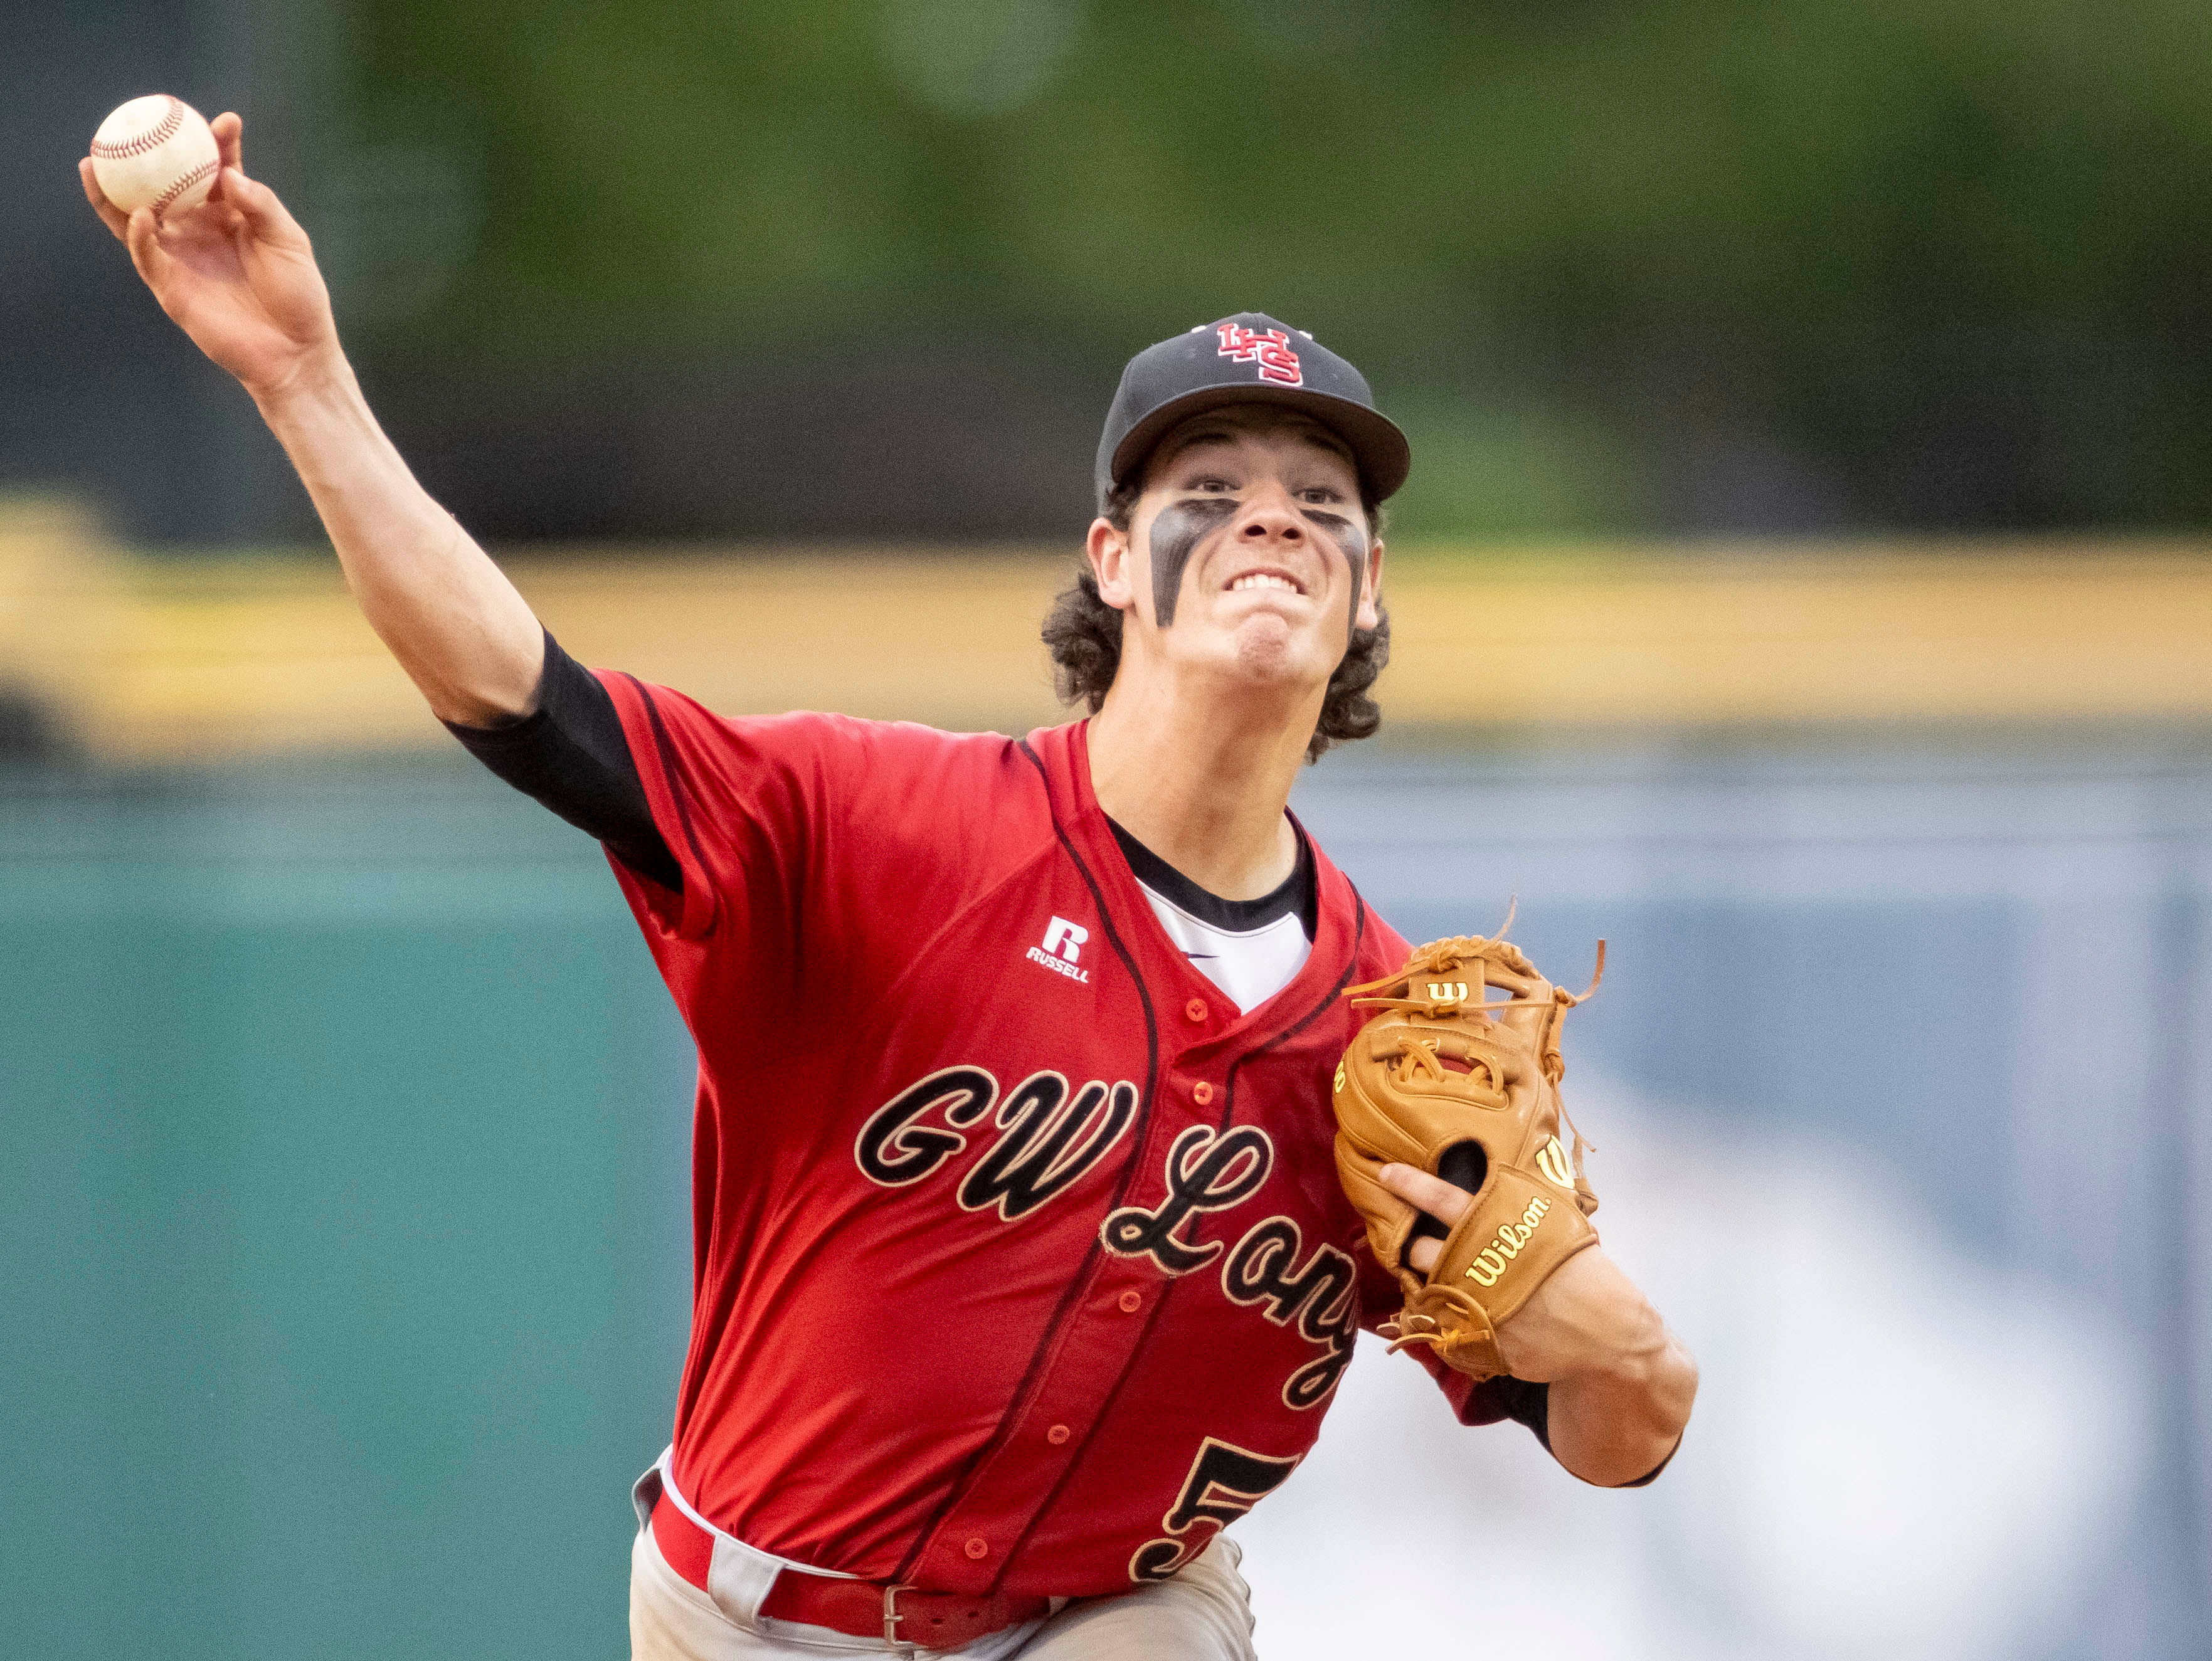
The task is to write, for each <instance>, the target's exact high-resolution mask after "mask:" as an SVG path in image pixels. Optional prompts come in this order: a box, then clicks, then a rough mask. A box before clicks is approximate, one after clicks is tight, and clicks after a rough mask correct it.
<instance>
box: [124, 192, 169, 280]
mask: <svg viewBox="0 0 2212 1661" xmlns="http://www.w3.org/2000/svg"><path fill="white" fill-rule="evenodd" d="M123 240H124V242H125V245H126V246H129V248H130V250H131V264H133V265H135V266H137V268H138V275H139V276H142V277H143V278H145V280H146V286H147V287H148V288H156V289H157V292H158V288H157V285H156V283H155V278H156V277H157V276H159V275H160V274H161V266H162V263H163V261H164V260H165V259H166V258H167V256H166V255H165V254H163V252H161V226H160V222H159V221H157V220H155V217H154V210H153V209H151V208H141V209H139V210H138V211H137V213H135V214H133V215H131V220H130V223H129V225H128V227H126V229H125V234H124V238H123Z"/></svg>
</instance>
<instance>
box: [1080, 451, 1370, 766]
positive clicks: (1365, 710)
mask: <svg viewBox="0 0 2212 1661" xmlns="http://www.w3.org/2000/svg"><path fill="white" fill-rule="evenodd" d="M1138 494H1139V487H1138V486H1137V485H1136V484H1135V483H1134V482H1132V483H1129V484H1125V485H1122V486H1121V487H1119V488H1116V489H1115V491H1114V492H1113V493H1112V494H1109V496H1108V497H1107V498H1106V507H1105V516H1104V517H1105V519H1106V522H1107V523H1108V524H1110V525H1112V526H1113V527H1114V528H1115V530H1127V529H1128V528H1129V518H1130V515H1131V514H1132V513H1133V512H1134V511H1135V508H1136V505H1137V496H1138ZM1360 506H1361V507H1362V508H1363V509H1364V510H1365V512H1366V515H1367V529H1368V533H1369V535H1370V536H1375V537H1376V538H1377V539H1379V538H1380V537H1381V536H1382V532H1383V524H1382V517H1383V516H1382V509H1381V508H1380V507H1378V506H1376V504H1375V503H1373V502H1369V501H1363V502H1362V503H1361V504H1360ZM1375 613H1376V621H1375V627H1372V628H1355V629H1353V630H1352V646H1351V649H1350V650H1349V651H1347V652H1346V653H1345V654H1344V659H1343V661H1342V662H1340V664H1337V666H1336V670H1335V672H1334V674H1332V675H1331V676H1329V677H1328V692H1327V693H1325V694H1323V695H1322V705H1321V718H1320V719H1319V720H1317V721H1316V722H1315V723H1314V731H1313V737H1311V738H1310V739H1308V740H1307V741H1306V760H1307V761H1309V762H1311V761H1318V760H1319V759H1320V758H1321V755H1322V751H1324V750H1326V749H1328V747H1329V746H1330V745H1331V744H1334V743H1342V742H1344V741H1345V740H1346V739H1351V738H1366V737H1372V736H1373V735H1374V732H1375V730H1376V728H1377V727H1379V726H1381V725H1382V724H1383V711H1382V708H1381V706H1378V705H1377V704H1376V701H1375V700H1373V699H1372V698H1370V697H1369V696H1368V695H1367V689H1368V688H1370V687H1371V686H1373V685H1374V684H1375V677H1376V676H1378V675H1380V674H1381V673H1382V672H1383V665H1384V664H1387V663H1389V661H1390V614H1389V612H1388V611H1387V610H1385V609H1383V602H1382V599H1381V597H1379V596H1378V597H1376V602H1375ZM1043 633H1044V643H1045V646H1046V648H1047V649H1048V651H1050V652H1051V653H1052V678H1053V684H1054V686H1055V687H1056V688H1059V691H1060V701H1061V702H1062V703H1067V704H1073V703H1083V704H1086V705H1088V706H1090V710H1091V713H1092V714H1093V715H1096V714H1097V712H1098V710H1099V706H1101V705H1103V703H1105V701H1106V692H1107V688H1109V687H1111V686H1112V685H1113V684H1114V676H1115V671H1116V670H1119V669H1120V668H1121V613H1120V612H1119V611H1117V610H1115V609H1114V608H1113V607H1112V606H1110V605H1108V604H1107V603H1106V602H1105V601H1104V600H1103V599H1101V598H1100V597H1099V595H1098V579H1097V577H1096V576H1095V575H1093V574H1092V573H1091V566H1090V562H1089V561H1083V562H1081V563H1079V565H1078V566H1077V567H1076V570H1075V580H1074V582H1073V583H1072V584H1071V585H1069V586H1067V587H1066V588H1065V589H1063V590H1061V591H1060V595H1059V597H1057V598H1055V599H1054V601H1053V603H1052V609H1051V610H1050V611H1049V612H1048V613H1046V614H1045V620H1044V631H1043Z"/></svg>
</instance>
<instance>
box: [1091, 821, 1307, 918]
mask: <svg viewBox="0 0 2212 1661" xmlns="http://www.w3.org/2000/svg"><path fill="white" fill-rule="evenodd" d="M1106 824H1107V827H1108V828H1109V829H1110V830H1111V831H1112V832H1113V833H1114V840H1115V841H1116V842H1117V843H1119V844H1120V845H1121V857H1122V858H1124V859H1127V861H1128V862H1129V869H1130V870H1132V871H1133V872H1134V873H1135V874H1136V878H1137V881H1138V882H1141V883H1143V884H1144V885H1145V886H1146V888H1150V889H1151V890H1152V892H1153V893H1154V894H1158V895H1159V897H1160V898H1161V899H1163V900H1166V901H1167V902H1168V903H1169V904H1170V905H1171V906H1175V907H1176V910H1178V911H1182V912H1188V913H1189V914H1190V915H1191V916H1192V917H1194V918H1197V919H1198V920H1199V921H1200V922H1201V923H1203V924H1206V926H1207V927H1208V928H1212V929H1218V930H1219V931H1222V932H1223V933H1225V934H1251V933H1254V932H1255V931H1258V930H1261V929H1264V928H1266V927H1267V924H1270V923H1273V922H1274V921H1275V920H1276V919H1277V918H1283V917H1287V916H1289V915H1290V914H1291V913H1292V912H1296V913H1297V918H1298V922H1299V923H1300V924H1301V925H1303V926H1304V929H1305V931H1306V938H1307V939H1308V940H1311V939H1313V937H1315V935H1316V933H1317V932H1318V931H1319V927H1320V916H1321V900H1320V894H1321V883H1320V881H1319V879H1318V878H1316V876H1315V875H1314V871H1315V866H1314V858H1313V845H1312V843H1310V842H1309V841H1308V840H1306V834H1305V831H1304V828H1303V827H1300V826H1299V824H1298V822H1297V820H1296V819H1295V818H1293V819H1291V828H1292V830H1293V831H1295V832H1296V834H1297V844H1298V854H1297V858H1296V859H1295V860H1293V861H1292V862H1291V874H1290V875H1289V876H1286V877H1285V878H1284V879H1283V880H1282V882H1281V883H1280V884H1279V885H1278V886H1277V887H1276V888H1273V890H1271V891H1270V892H1268V893H1267V894H1261V896H1260V897H1259V898H1258V899H1257V900H1224V899H1223V898H1222V897H1221V896H1220V895H1219V894H1215V893H1213V892H1212V890H1210V889H1206V888H1200V887H1199V886H1198V884H1197V883H1195V882H1192V881H1191V880H1190V878H1188V876H1184V875H1183V874H1182V872H1181V871H1179V870H1176V868H1175V867H1174V866H1173V865H1170V864H1168V862H1167V861H1166V860H1164V859H1163V858H1160V857H1159V855H1158V854H1156V853H1154V852H1152V850H1151V849H1150V848H1148V847H1146V846H1145V845H1144V844H1143V843H1142V842H1139V840H1137V839H1136V838H1135V837H1133V836H1132V835H1131V834H1129V833H1128V832H1127V831H1126V830H1124V829H1123V828H1122V827H1121V826H1120V825H1119V824H1118V823H1116V822H1115V820H1114V819H1113V818H1112V817H1111V816H1109V817H1108V819H1107V821H1106Z"/></svg>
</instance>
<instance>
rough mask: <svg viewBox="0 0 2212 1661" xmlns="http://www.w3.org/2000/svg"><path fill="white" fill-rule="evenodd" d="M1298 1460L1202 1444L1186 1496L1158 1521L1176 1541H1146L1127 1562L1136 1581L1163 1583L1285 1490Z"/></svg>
mask: <svg viewBox="0 0 2212 1661" xmlns="http://www.w3.org/2000/svg"><path fill="white" fill-rule="evenodd" d="M1297 1464H1298V1462H1297V1460H1296V1459H1272V1458H1268V1457H1267V1455H1266V1454H1264V1453H1254V1452H1250V1451H1249V1449H1246V1448H1241V1447H1238V1446H1235V1445H1234V1444H1232V1443H1229V1442H1225V1441H1222V1440H1218V1438H1216V1437H1212V1436H1209V1437H1207V1438H1206V1440H1205V1441H1204V1442H1202V1443H1200V1445H1199V1450H1198V1458H1195V1459H1193V1460H1192V1461H1191V1462H1190V1475H1189V1476H1186V1477H1184V1478H1183V1483H1182V1494H1181V1495H1180V1496H1179V1497H1178V1498H1177V1499H1176V1502H1175V1504H1173V1505H1172V1506H1169V1507H1168V1511H1167V1514H1166V1515H1165V1516H1164V1517H1162V1518H1161V1519H1160V1526H1161V1527H1163V1528H1164V1529H1165V1530H1167V1531H1168V1532H1169V1533H1170V1535H1172V1536H1174V1538H1172V1539H1166V1540H1148V1541H1146V1543H1144V1544H1143V1545H1141V1546H1139V1547H1138V1548H1137V1551H1136V1555H1134V1556H1133V1557H1131V1558H1130V1559H1129V1578H1130V1579H1132V1580H1164V1579H1167V1578H1168V1577H1169V1576H1170V1575H1171V1574H1173V1573H1175V1572H1176V1570H1177V1569H1179V1568H1181V1567H1182V1566H1183V1565H1184V1564H1185V1563H1188V1561H1190V1560H1191V1559H1192V1558H1194V1557H1195V1556H1197V1555H1198V1554H1199V1553H1200V1552H1201V1551H1204V1550H1205V1549H1206V1546H1207V1544H1208V1543H1211V1542H1212V1538H1213V1537H1214V1536H1215V1535H1217V1534H1218V1533H1220V1532H1221V1531H1222V1530H1223V1529H1225V1528H1226V1527H1228V1526H1229V1525H1230V1524H1231V1523H1233V1522H1235V1521H1236V1520H1237V1519H1238V1518H1239V1517H1242V1516H1243V1514H1244V1513H1245V1512H1248V1511H1249V1510H1251V1509H1252V1507H1253V1506H1256V1505H1258V1504H1259V1503H1260V1501H1261V1500H1264V1499H1266V1498H1267V1495H1268V1494H1272V1493H1273V1492H1274V1491H1275V1489H1276V1488H1279V1487H1280V1486H1282V1482H1283V1478H1285V1476H1289V1475H1290V1474H1291V1472H1292V1471H1293V1470H1297Z"/></svg>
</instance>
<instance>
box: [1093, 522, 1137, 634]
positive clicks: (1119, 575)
mask: <svg viewBox="0 0 2212 1661" xmlns="http://www.w3.org/2000/svg"><path fill="white" fill-rule="evenodd" d="M1083 551H1084V553H1085V555H1086V556H1088V558H1089V559H1090V561H1091V575H1092V576H1093V577H1095V578H1096V579H1097V581H1098V597H1099V598H1100V599H1102V600H1103V601H1105V602H1106V603H1107V604H1108V605H1110V606H1112V607H1113V608H1114V609H1115V610H1116V611H1128V610H1131V609H1133V608H1134V607H1135V605H1136V603H1137V584H1136V569H1135V565H1134V555H1133V551H1132V549H1131V545H1130V537H1129V533H1128V532H1127V531H1126V530H1115V528H1114V526H1113V524H1112V523H1111V522H1110V521H1109V520H1107V519H1105V518H1096V519H1093V520H1091V535H1090V537H1089V539H1088V540H1087V541H1086V542H1085V544H1084V549H1083Z"/></svg>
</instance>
